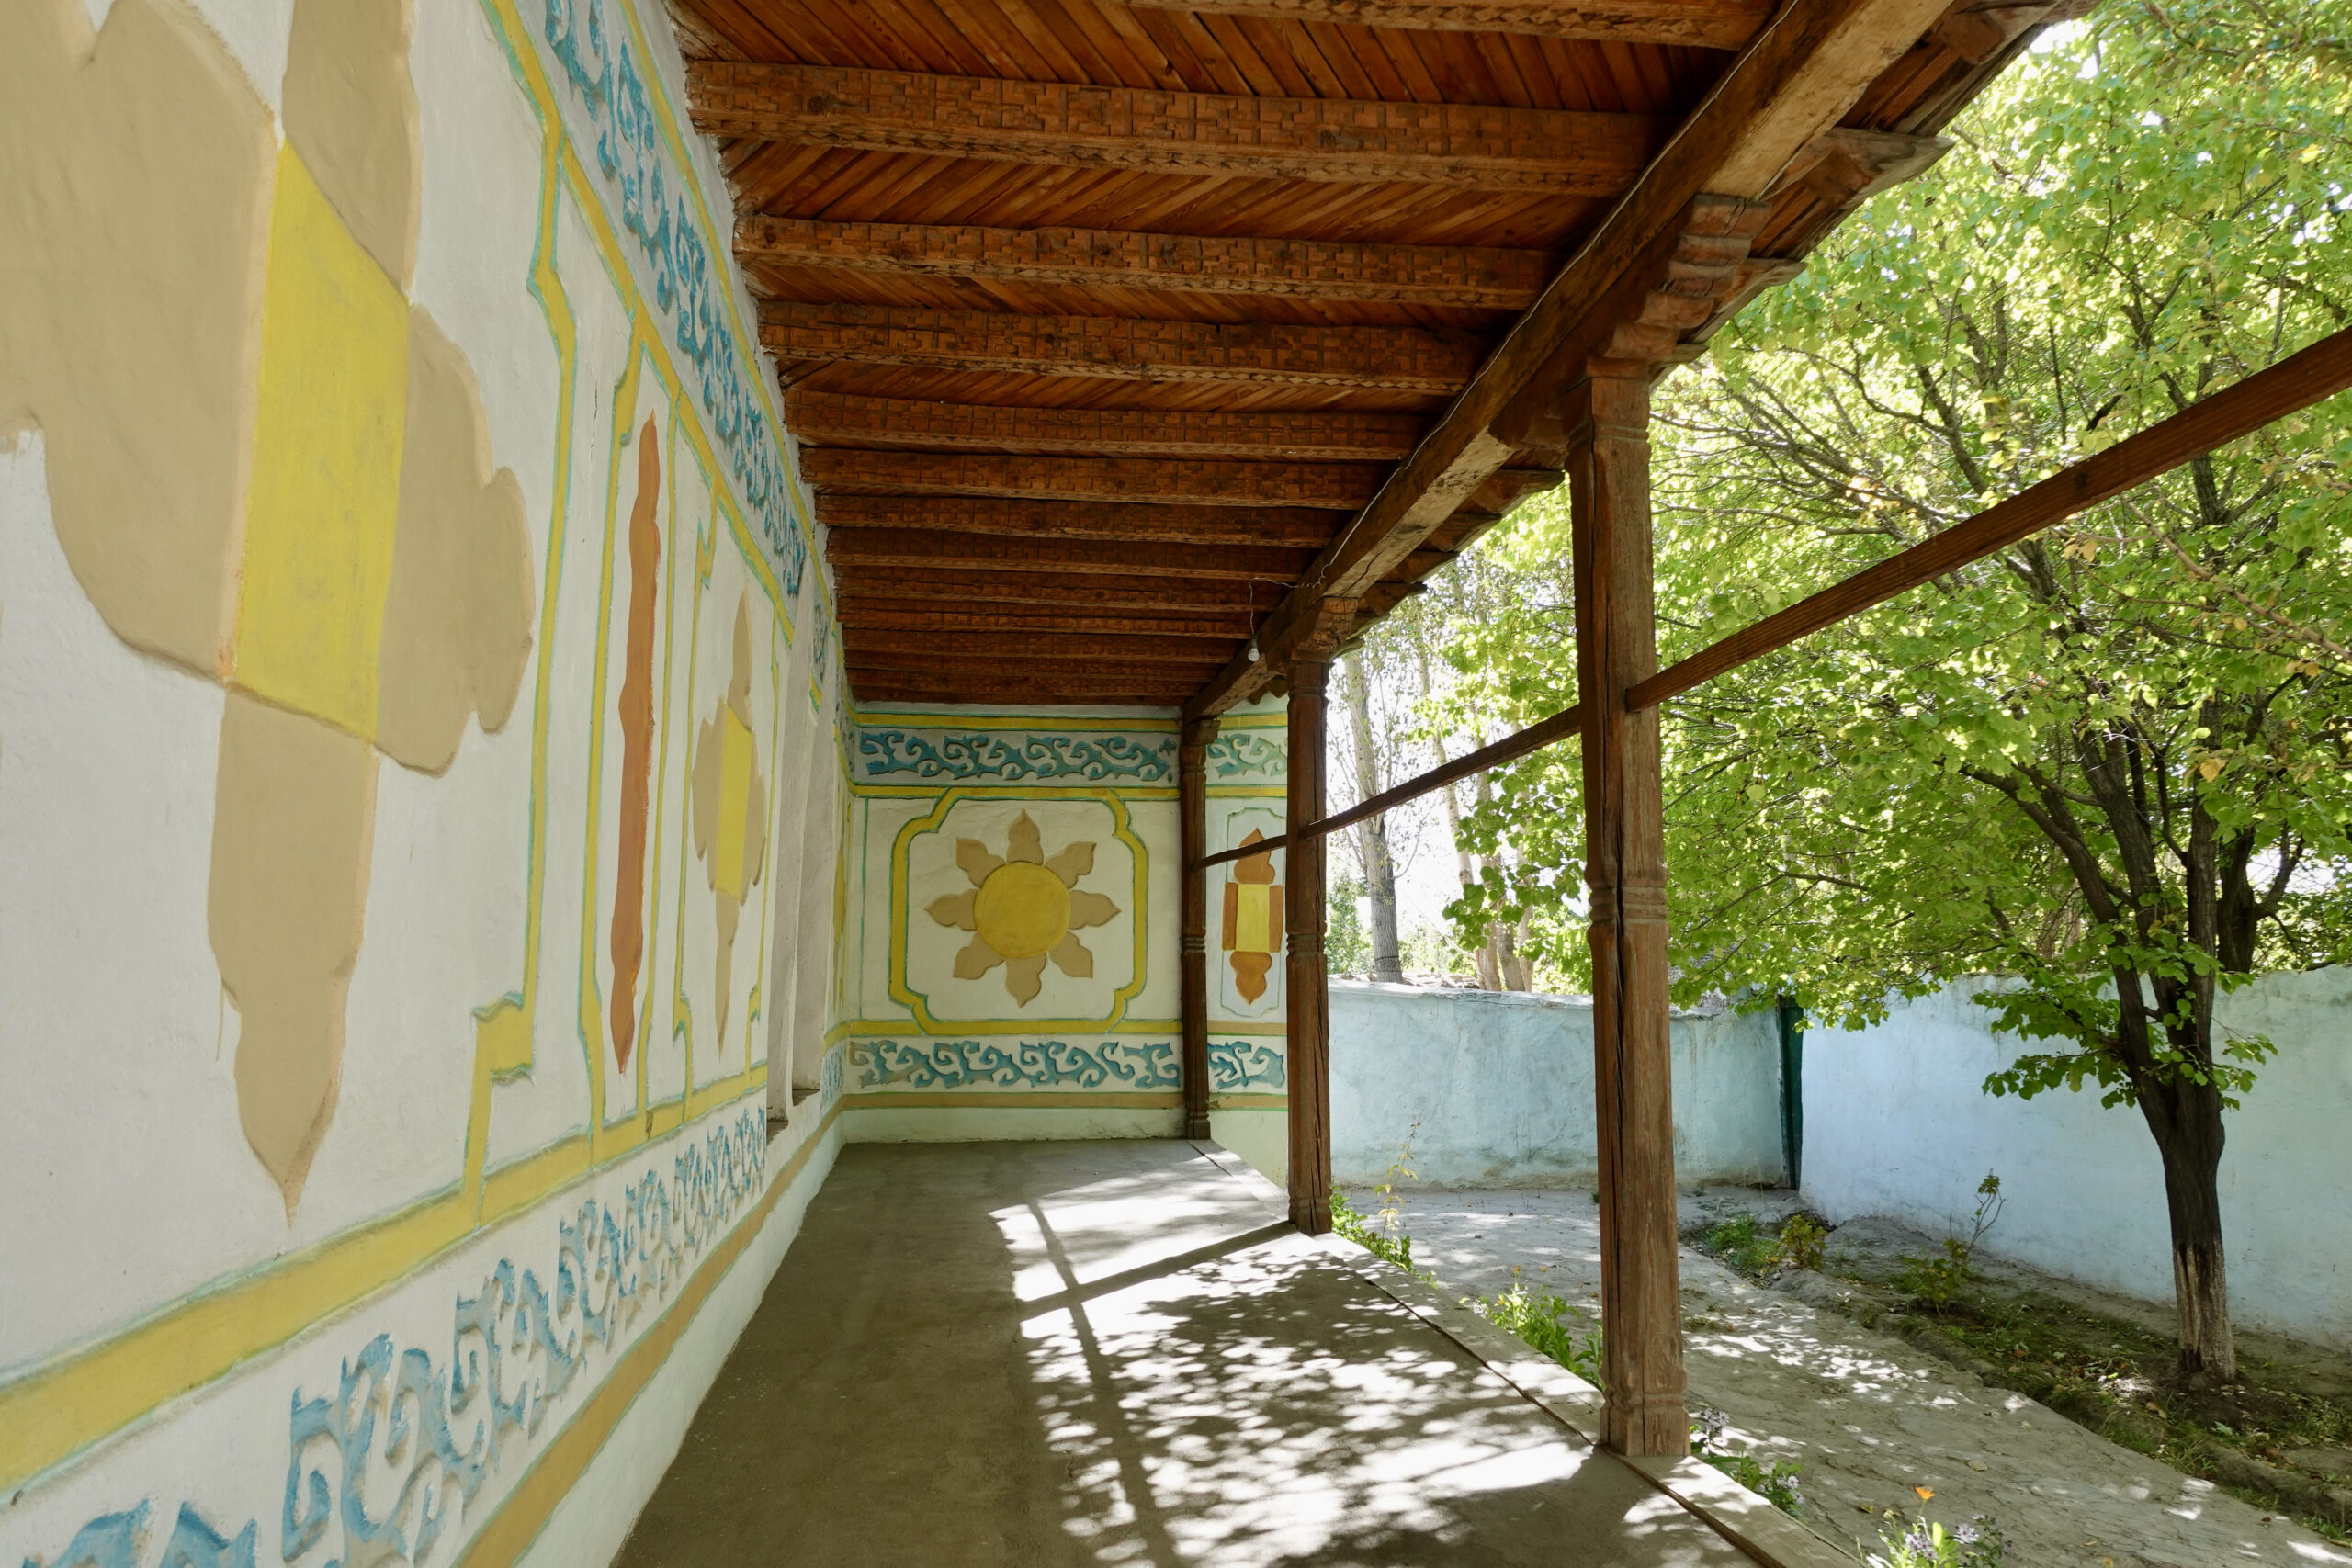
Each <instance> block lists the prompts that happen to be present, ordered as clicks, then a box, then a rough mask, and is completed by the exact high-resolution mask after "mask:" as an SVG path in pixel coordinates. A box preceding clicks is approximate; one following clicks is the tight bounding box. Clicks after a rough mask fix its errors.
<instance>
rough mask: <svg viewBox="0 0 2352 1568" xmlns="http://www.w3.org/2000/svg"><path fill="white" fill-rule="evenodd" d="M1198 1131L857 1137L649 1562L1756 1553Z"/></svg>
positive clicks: (1485, 1558)
mask: <svg viewBox="0 0 2352 1568" xmlns="http://www.w3.org/2000/svg"><path fill="white" fill-rule="evenodd" d="M1269 1222H1270V1215H1269V1214H1268V1213H1267V1211H1265V1210H1264V1209H1263V1208H1261V1207H1260V1206H1259V1204H1258V1203H1257V1201H1256V1200H1255V1199H1254V1198H1253V1197H1252V1195H1251V1194H1250V1191H1249V1190H1248V1189H1246V1188H1244V1187H1243V1186H1242V1185H1241V1184H1240V1183H1238V1181H1236V1180H1234V1179H1232V1178H1230V1177H1227V1176H1226V1175H1225V1174H1224V1173H1223V1172H1221V1171H1219V1170H1218V1169H1217V1168H1216V1167H1215V1166H1214V1165H1213V1164H1211V1163H1210V1162H1208V1161H1206V1160H1204V1159H1203V1158H1201V1157H1200V1156H1198V1155H1197V1154H1195V1152H1194V1151H1193V1150H1192V1149H1191V1148H1190V1147H1189V1146H1188V1145H1182V1144H1134V1143H1125V1144H1091V1145H1071V1144H1058V1145H928V1146H922V1145H917V1146H908V1145H892V1146H876V1145H865V1146H859V1147H853V1148H851V1149H850V1150H848V1151H846V1152H845V1153H844V1154H843V1156H842V1161H841V1164H840V1166H839V1167H838V1168H837V1169H836V1171H835V1173H834V1176H833V1177H832V1179H831V1180H830V1181H829V1182H828V1184H827V1186H826V1189H825V1190H824V1192H823V1193H822V1194H820V1197H819V1200H818V1201H817V1202H816V1203H815V1204H814V1205H812V1206H811V1208H810V1210H809V1219H808V1222H807V1225H806V1228H805V1229H804V1232H803V1234H802V1236H801V1238H800V1240H799V1241H798V1242H797V1243H796V1244H795V1246H794V1248H793V1250H792V1253H791V1254H790V1255H789V1256H788V1257H787V1258H786V1262H785V1265H784V1268H783V1269H781V1270H779V1272H778V1275H777V1278H776V1281H775V1285H774V1286H773V1287H772V1288H771V1290H770V1292H769V1294H768V1297H767V1299H766V1301H765V1302H764V1303H763V1304H762V1307H761V1309H760V1312H759V1314H757V1316H756V1317H755V1318H754V1320H753V1322H752V1325H751V1327H750V1328H749V1329H748V1330H747V1331H746V1332H745V1334H744V1336H743V1338H742V1340H741V1343H739V1345H738V1346H737V1348H736V1350H735V1352H734V1354H733V1356H732V1357H731V1358H730V1359H729V1363H728V1365H727V1368H726V1369H725V1371H722V1373H721V1374H720V1377H719V1381H718V1385H717V1386H716V1387H715V1388H714V1389H713V1391H712V1393H711V1396H710V1398H709V1400H708V1401H707V1403H706V1404H705V1406H704V1408H703V1410H702V1411H701V1412H700V1414H699V1415H698V1416H697V1418H696V1420H695V1426H694V1428H693V1430H692V1432H691V1433H690V1434H689V1435H688V1438H687V1439H686V1443H685V1446H684V1449H683V1450H682V1451H681V1453H680V1455H679V1457H678V1461H677V1462H676V1464H675V1465H673V1467H672V1470H671V1472H669V1474H668V1475H667V1476H666V1477H665V1478H664V1480H663V1482H662V1487H661V1489H660V1492H659V1493H658V1495H656V1497H655V1498H654V1501H653V1503H652V1504H651V1505H650V1506H649V1507H648V1509H647V1510H646V1513H645V1516H644V1517H643V1518H642V1519H641V1520H640V1521H639V1527H638V1529H637V1531H636V1533H635V1535H634V1536H633V1538H632V1539H631V1540H630V1543H629V1546H628V1551H626V1552H625V1553H624V1555H623V1557H622V1559H621V1561H622V1562H624V1563H628V1564H631V1565H652V1564H669V1563H684V1562H695V1563H706V1562H776V1563H798V1562H811V1563H815V1562H822V1563H874V1564H892V1565H896V1564H909V1565H912V1564H965V1563H976V1564H977V1563H1008V1564H1011V1563H1020V1564H1024V1565H1025V1564H1033V1563H1071V1564H1076V1563H1136V1564H1148V1565H1151V1568H1176V1565H1179V1564H1183V1565H1192V1564H1216V1565H1219V1568H1224V1565H1228V1564H1230V1565H1234V1568H1243V1565H1248V1568H1259V1565H1263V1568H1288V1565H1296V1568H1307V1565H1310V1564H1314V1565H1322V1564H1329V1565H1333V1568H1337V1565H1340V1564H1397V1565H1403V1564H1427V1565H1430V1568H1455V1565H1461V1568H1469V1565H1473V1564H1478V1565H1485V1564H1498V1565H1500V1564H1519V1563H1529V1564H1532V1563H1546V1564H1553V1563H1557V1564H1577V1565H1583V1564H1591V1565H1594V1568H1600V1565H1603V1564H1608V1565H1615V1564H1626V1565H1634V1564H1642V1565H1647V1564H1661V1565H1663V1564H1676V1565H1681V1564H1690V1565H1693V1568H1696V1565H1699V1564H1716V1563H1726V1564H1727V1563H1738V1562H1746V1561H1747V1560H1746V1559H1745V1558H1743V1557H1742V1556H1740V1555H1739V1554H1738V1553H1737V1552H1736V1551H1735V1550H1733V1549H1732V1548H1731V1547H1730V1546H1729V1545H1728V1544H1727V1543H1725V1542H1724V1540H1722V1539H1721V1538H1720V1537H1718V1536H1716V1535H1715V1534H1714V1533H1713V1531H1711V1530H1710V1529H1708V1528H1707V1527H1706V1526H1705V1525H1704V1524H1703V1523H1702V1522H1701V1521H1700V1520H1698V1519H1696V1518H1694V1517H1691V1516H1690V1515H1689V1514H1687V1513H1685V1512H1683V1511H1682V1510H1681V1509H1680V1508H1679V1506H1677V1505H1675V1504H1674V1503H1673V1502H1672V1501H1671V1500H1670V1499H1668V1498H1667V1497H1666V1496H1664V1495H1662V1494H1660V1493H1658V1492H1657V1491H1655V1490H1654V1489H1652V1488H1651V1487H1650V1486H1649V1485H1648V1484H1647V1483H1645V1482H1644V1481H1643V1480H1642V1479H1641V1478H1640V1477H1639V1476H1638V1475H1636V1474H1635V1473H1634V1472H1632V1471H1631V1470H1629V1469H1627V1468H1626V1467H1624V1466H1623V1465H1622V1464H1619V1463H1618V1462H1617V1461H1614V1460H1612V1459H1611V1458H1609V1457H1607V1456H1605V1455H1598V1454H1594V1453H1592V1452H1591V1451H1590V1450H1587V1449H1586V1448H1585V1447H1584V1446H1583V1445H1582V1444H1581V1443H1580V1442H1578V1441H1577V1439H1576V1438H1574V1437H1573V1435H1572V1434H1570V1433H1568V1432H1566V1430H1565V1429H1564V1428H1562V1427H1559V1426H1558V1425H1557V1424H1555V1422H1553V1421H1552V1420H1551V1419H1550V1418H1549V1417H1548V1416H1544V1414H1543V1413H1542V1412H1541V1411H1539V1410H1537V1409H1536V1408H1535V1407H1534V1406H1533V1405H1532V1404H1529V1403H1527V1402H1526V1401H1525V1400H1523V1399H1522V1398H1521V1397H1520V1396H1519V1395H1517V1394H1516V1393H1513V1392H1512V1391H1510V1389H1509V1388H1508V1387H1507V1386H1506V1385H1504V1384H1503V1383H1502V1382H1500V1381H1499V1380H1498V1379H1497V1378H1495V1377H1494V1376H1493V1374H1491V1373H1489V1372H1487V1371H1485V1370H1484V1369H1483V1368H1481V1367H1479V1366H1478V1365H1477V1364H1476V1362H1474V1361H1472V1360H1471V1359H1469V1358H1468V1357H1466V1356H1465V1355H1464V1354H1463V1353H1462V1352H1461V1351H1460V1350H1459V1349H1458V1348H1456V1347H1454V1346H1453V1344H1452V1342H1451V1341H1449V1340H1446V1339H1444V1338H1443V1337H1441V1336H1439V1335H1437V1334H1436V1333H1434V1332H1433V1331H1431V1330H1430V1329H1429V1328H1428V1327H1427V1326H1426V1325H1422V1324H1421V1323H1419V1321H1418V1320H1417V1319H1415V1318H1413V1317H1411V1316H1410V1315H1409V1314H1406V1313H1405V1312H1404V1311H1403V1310H1402V1309H1401V1308H1399V1307H1397V1305H1396V1303H1393V1302H1391V1301H1389V1300H1388V1298H1386V1297H1385V1296H1384V1295H1382V1294H1380V1293H1379V1292H1377V1291H1375V1290H1374V1289H1373V1288H1372V1287H1371V1286H1370V1285H1369V1284H1367V1283H1366V1282H1365V1281H1364V1280H1362V1279H1360V1278H1359V1277H1358V1276H1356V1275H1355V1274H1354V1273H1352V1272H1351V1271H1350V1270H1348V1269H1343V1268H1340V1267H1338V1266H1337V1265H1336V1264H1335V1263H1333V1262H1332V1261H1331V1260H1330V1259H1329V1258H1328V1257H1327V1256H1326V1255H1324V1254H1323V1253H1322V1252H1321V1251H1320V1250H1319V1249H1318V1248H1317V1247H1314V1246H1313V1245H1312V1244H1309V1243H1307V1242H1306V1241H1305V1240H1304V1239H1303V1238H1300V1237H1298V1236H1297V1235H1295V1234H1294V1233H1292V1232H1290V1231H1289V1230H1288V1229H1287V1227H1284V1226H1281V1225H1279V1224H1270V1223H1269Z"/></svg>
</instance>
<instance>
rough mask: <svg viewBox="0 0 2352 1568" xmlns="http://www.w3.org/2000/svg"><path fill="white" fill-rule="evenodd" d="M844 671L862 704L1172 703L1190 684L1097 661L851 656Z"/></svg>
mask: <svg viewBox="0 0 2352 1568" xmlns="http://www.w3.org/2000/svg"><path fill="white" fill-rule="evenodd" d="M848 670H849V677H850V690H851V692H852V693H853V694H855V695H856V697H857V698H858V699H859V700H860V701H862V702H912V703H1019V702H1025V701H1029V700H1033V699H1038V698H1046V699H1057V700H1059V701H1061V702H1065V703H1116V702H1123V701H1125V702H1139V703H1145V704H1148V705H1152V706H1166V707H1174V706H1176V705H1179V704H1180V703H1182V701H1183V700H1184V694H1185V692H1186V691H1188V690H1190V689H1191V686H1192V683H1193V682H1192V678H1191V677H1190V676H1188V675H1187V674H1186V673H1185V672H1184V671H1182V669H1181V668H1180V669H1176V670H1168V669H1163V668H1161V667H1159V666H1156V665H1148V664H1122V665H1116V666H1111V665H1098V666H1096V667H1095V668H1093V669H1091V670H1090V669H1088V668H1086V667H1085V666H1083V665H1077V666H1071V665H1059V666H1046V667H1043V668H1032V669H1025V670H1024V669H1018V668H1010V667H1007V666H1003V665H997V666H989V665H967V666H966V667H964V668H961V669H955V668H949V669H944V670H941V669H935V670H908V669H903V668H899V667H898V666H895V665H889V664H883V665H872V664H861V663H859V662H857V661H856V660H850V661H849V663H848Z"/></svg>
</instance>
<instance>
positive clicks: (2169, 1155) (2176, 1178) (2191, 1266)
mask: <svg viewBox="0 0 2352 1568" xmlns="http://www.w3.org/2000/svg"><path fill="white" fill-rule="evenodd" d="M2141 1111H2142V1112H2143V1114H2144V1115H2145V1116H2146V1117H2147V1122H2148V1128H2149V1131H2151V1132H2153V1133H2154V1134H2155V1136H2156V1150H2157V1153H2158V1154H2159V1155H2160V1156H2162V1157H2163V1160H2164V1168H2165V1209H2166V1211H2167V1212H2168V1213H2169V1215H2170V1218H2171V1221H2172V1286H2173V1298H2174V1302H2175V1303H2176V1306H2177V1310H2178V1312H2179V1314H2180V1377H2181V1381H2182V1382H2184V1383H2187V1384H2189V1385H2191V1386H2211V1385H2213V1384H2218V1383H2227V1382H2235V1381H2236V1380H2237V1375H2238V1357H2237V1347H2236V1344H2235V1341H2234V1340H2233V1337H2232V1336H2231V1333H2230V1288H2229V1274H2228V1264H2227V1257H2226V1255H2225V1254H2224V1252H2223V1250H2222V1192H2221V1170H2222V1097H2221V1095H2220V1093H2219V1092H2218V1091H2217V1090H2215V1089H2213V1088H2212V1087H2211V1086H2210V1085H2205V1084H2191V1083H2179V1082H2176V1083H2173V1084H2170V1085H2167V1086H2165V1088H2163V1089H2158V1090H2157V1091H2156V1092H2155V1093H2154V1094H2145V1093H2143V1095H2142V1097H2141Z"/></svg>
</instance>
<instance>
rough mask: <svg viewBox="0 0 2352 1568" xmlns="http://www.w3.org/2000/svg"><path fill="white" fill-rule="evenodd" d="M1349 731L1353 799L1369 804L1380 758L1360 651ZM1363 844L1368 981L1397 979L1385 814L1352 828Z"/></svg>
mask: <svg viewBox="0 0 2352 1568" xmlns="http://www.w3.org/2000/svg"><path fill="white" fill-rule="evenodd" d="M1348 728H1349V729H1350V730H1351V732H1352V734H1353V736H1354V739H1355V748H1356V792H1357V793H1356V798H1357V799H1359V800H1370V799H1371V798H1372V797H1373V796H1374V795H1378V794H1379V793H1380V787H1381V785H1380V757H1379V753H1378V752H1377V751H1375V750H1374V747H1373V740H1372V682H1371V681H1370V680H1369V679H1367V678H1366V676H1365V674H1364V668H1363V649H1357V650H1356V651H1355V652H1353V653H1351V654H1350V655H1349V656H1348ZM1356 831H1357V833H1358V835H1359V836H1360V838H1361V840H1362V843H1363V884H1364V892H1365V894H1366V896H1367V897H1369V898H1370V900H1371V903H1372V920H1371V930H1370V931H1369V932H1368V933H1367V934H1368V935H1370V937H1371V938H1372V977H1373V978H1374V979H1375V980H1388V981H1401V980H1403V979H1404V978H1405V970H1404V966H1403V965H1402V964H1399V963H1398V962H1397V863H1396V861H1395V860H1394V859H1392V858H1391V857H1390V855H1389V853H1388V818H1387V815H1386V814H1385V813H1383V814H1382V815H1380V816H1378V817H1372V818H1365V820H1364V822H1363V826H1362V827H1360V828H1358V829H1356Z"/></svg>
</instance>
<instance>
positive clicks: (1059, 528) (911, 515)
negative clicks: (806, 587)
mask: <svg viewBox="0 0 2352 1568" xmlns="http://www.w3.org/2000/svg"><path fill="white" fill-rule="evenodd" d="M817 521H818V522H819V523H820V524H822V525H825V526H826V527H828V528H936V529H944V530H948V531H952V532H955V533H961V534H1001V535H1005V536H1009V537H1012V538H1024V539H1151V540H1159V541H1161V542H1163V543H1166V544H1171V545H1172V544H1190V545H1287V546H1289V547H1292V548H1295V549H1309V550H1319V549H1321V548H1322V547H1324V546H1325V545H1328V544H1329V543H1330V542H1331V536H1332V535H1333V534H1334V533H1336V532H1338V531H1339V525H1340V519H1339V516H1338V514H1337V513H1331V512H1329V511H1320V510H1317V509H1316V508H1314V507H1306V506H1265V507H1240V506H1134V505H1128V504H1125V503H1123V502H1100V501H1015V500H1010V499H1007V498H1005V497H1002V496H936V495H933V496H911V495H843V494H842V493H840V492H839V491H819V492H818V494H817Z"/></svg>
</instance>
